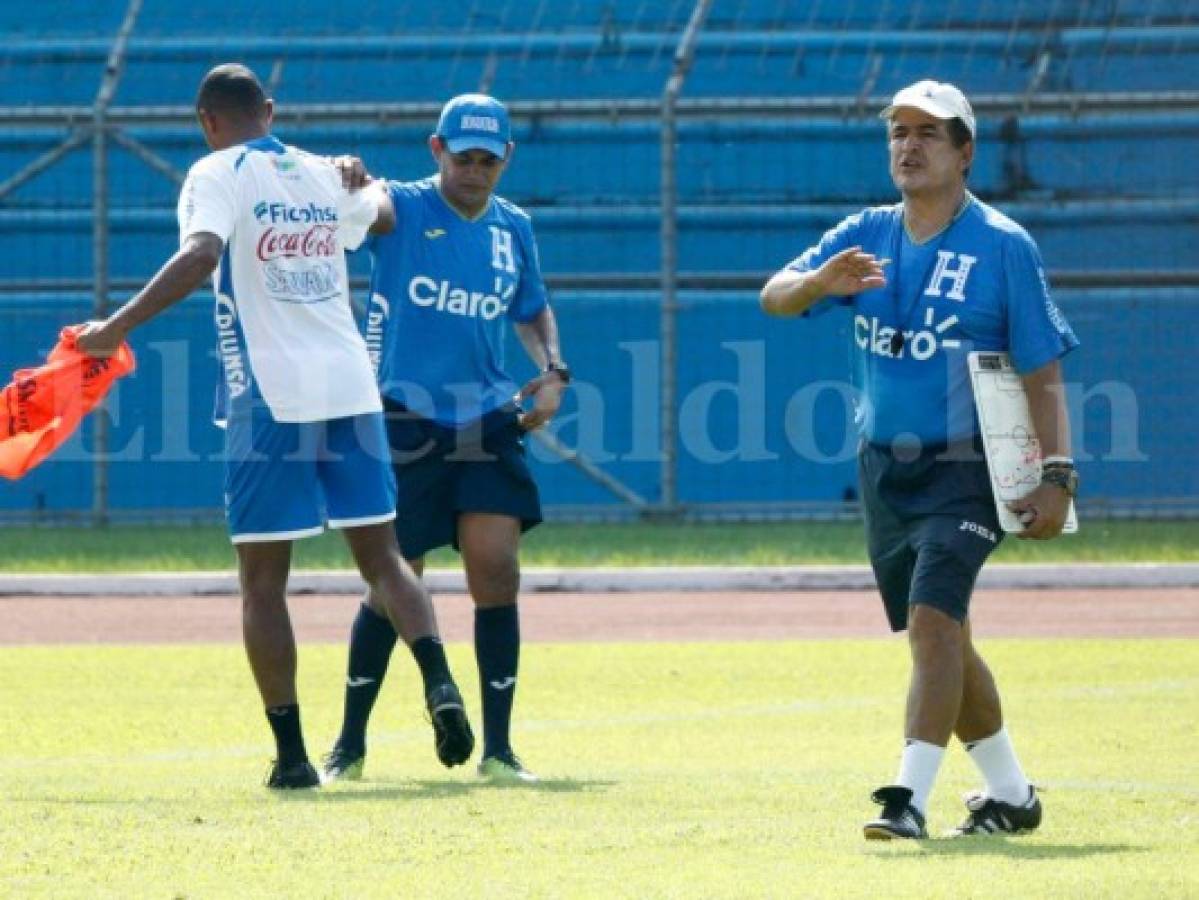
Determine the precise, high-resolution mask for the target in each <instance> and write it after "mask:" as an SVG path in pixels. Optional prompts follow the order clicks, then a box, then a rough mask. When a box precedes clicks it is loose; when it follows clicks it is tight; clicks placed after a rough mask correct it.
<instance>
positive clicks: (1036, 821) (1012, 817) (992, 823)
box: [949, 785, 1041, 837]
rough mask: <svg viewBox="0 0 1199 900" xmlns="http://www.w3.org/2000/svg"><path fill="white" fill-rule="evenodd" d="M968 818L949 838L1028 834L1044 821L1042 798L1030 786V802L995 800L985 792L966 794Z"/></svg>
mask: <svg viewBox="0 0 1199 900" xmlns="http://www.w3.org/2000/svg"><path fill="white" fill-rule="evenodd" d="M965 800H966V809H967V810H969V811H970V814H969V815H968V816H966V821H964V822H963V823H962V824H961V825H959V826H958V827H957V828H955V829H954V830H953V831H951V832H950V833H949V837H966V836H968V835H975V834H1026V833H1027V832H1029V831H1036V829H1037V826H1038V825H1040V824H1041V800H1040V798H1039V797H1037V789H1036V788H1034V787H1033V786H1032V785H1029V788H1028V801H1027V802H1026V803H1024V804H1023V805H1022V806H1017V805H1016V804H1014V803H1004V802H1003V801H1002V800H995V799H993V798H991V797H988V796H987V795H986V794H983V793H982V792H976V793H973V794H967V795H966V797H965Z"/></svg>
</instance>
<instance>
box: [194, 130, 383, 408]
mask: <svg viewBox="0 0 1199 900" xmlns="http://www.w3.org/2000/svg"><path fill="white" fill-rule="evenodd" d="M380 200H381V197H380V194H379V193H378V192H377V191H376V190H373V189H371V190H364V191H356V192H354V193H352V194H351V193H348V192H347V191H346V190H345V189H343V188H342V186H341V177H340V176H339V175H338V173H337V170H336V169H334V168H333V166H332V165H331V164H329V163H328V162H327V161H326V160H324V159H322V158H320V157H317V156H313V155H311V154H309V153H305V152H304V151H302V150H297V149H296V148H295V147H288V146H285V145H284V144H282V143H280V142H279V141H278V140H276V139H275V138H273V137H269V136H268V137H263V138H259V139H257V140H254V141H250V142H249V143H247V144H240V145H238V146H236V147H230V148H228V149H226V150H219V151H217V152H215V153H211V154H209V155H208V156H206V157H204V158H203V159H202V160H200V161H199V162H197V163H196V164H195V165H194V166H192V168H191V170H190V171H189V172H188V174H187V181H186V182H185V183H184V185H183V191H182V193H181V194H180V196H179V210H178V212H179V234H180V240H181V241H182V240H185V239H186V238H187V237H188V236H189V235H192V234H197V233H199V232H210V233H212V234H215V235H216V236H217V237H219V238H220V239H221V240H222V241H224V242H225V251H224V254H223V255H222V257H221V262H220V265H219V266H218V267H217V270H216V272H215V273H214V274H213V288H214V293H215V294H216V307H215V318H216V329H217V351H218V356H219V358H220V362H221V371H222V379H221V386H220V388H219V389H218V399H217V420H218V422H221V421H222V420H223V419H225V418H227V417H228V415H230V414H233V413H236V412H238V411H239V410H244V409H248V408H250V407H251V406H252V405H254V404H255V403H265V404H266V407H267V408H268V409H269V410H270V413H271V416H272V418H274V419H275V420H276V421H278V422H314V421H320V420H323V419H337V418H342V417H344V416H354V415H359V414H361V413H367V412H375V411H378V410H380V409H381V408H382V407H381V405H380V401H379V390H378V388H377V387H376V385H375V379H374V374H373V372H372V369H371V364H370V358H369V356H368V354H367V350H366V344H365V343H364V341H363V339H362V336H361V335H360V334H359V332H358V328H357V325H356V324H355V322H354V317H353V314H352V313H351V311H350V296H349V279H348V276H347V273H346V263H345V257H344V255H343V250H344V249H349V250H353V249H354V248H356V247H357V246H358V245H359V244H360V243H362V241H363V239H364V238H365V237H366V233H367V230H368V229H369V228H370V226H371V224H372V223H373V222H374V221H375V217H376V216H377V215H378V210H379V203H380Z"/></svg>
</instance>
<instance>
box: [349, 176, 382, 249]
mask: <svg viewBox="0 0 1199 900" xmlns="http://www.w3.org/2000/svg"><path fill="white" fill-rule="evenodd" d="M385 190H386V186H385V184H384V183H383V182H379V181H374V182H372V183H371V184H368V185H367V186H366V187H364V188H362V189H361V190H357V191H347V190H346V189H345V188H341V189H340V190H339V191H338V195H337V210H338V214H339V216H340V218H341V227H340V228H339V229H338V235H337V236H338V238H339V239H340V240H341V245H342V247H344V248H345V249H346V250H357V249H358V248H359V247H360V246H362V242H363V241H364V240H366V235H367V232H369V231H370V227H371V226H372V225H374V224H375V220H376V219H377V218H379V210H380V209H381V208H382V206H383V204H384V202H385V195H384V191H385Z"/></svg>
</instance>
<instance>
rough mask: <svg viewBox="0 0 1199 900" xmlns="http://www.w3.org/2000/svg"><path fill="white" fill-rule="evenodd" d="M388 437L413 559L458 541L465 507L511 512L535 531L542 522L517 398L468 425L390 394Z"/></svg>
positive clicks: (399, 525) (402, 537)
mask: <svg viewBox="0 0 1199 900" xmlns="http://www.w3.org/2000/svg"><path fill="white" fill-rule="evenodd" d="M384 407H385V409H386V410H387V438H388V442H389V443H390V445H391V452H392V462H393V463H394V465H395V476H396V482H397V484H398V486H399V504H398V508H397V510H396V522H395V530H396V538H397V539H398V540H399V543H400V550H401V551H402V552H403V554H404V558H405V559H419V558H420V557H422V556H424V555H425V554H426V553H427V552H428V551H430V550H433V549H435V548H437V547H444V546H446V545H449V546H451V547H453V548H454V549H455V550H457V549H459V547H458V516H459V515H460V514H461V513H464V512H478V513H494V514H496V515H502V516H510V517H511V518H513V519H516V520H517V521H519V522H520V527H521V531H528V530H529V529H530V528H533V527H534V526H536V525H537V524H538V523H540V522H541V497H540V494H539V493H538V491H537V483H536V482H535V481H534V480H533V474H532V473H531V472H530V471H529V465H528V462H527V461H526V460H525V446H524V432H523V431H522V430H521V428H520V425H519V424H518V422H517V410H516V408H515V406H509V407H502V408H500V409H496V410H492V411H491V412H489V413H487V415H485V416H483V418H482V419H478V420H476V421H474V422H471V423H469V424H467V425H466V426H463V427H462V428H460V429H457V428H449V427H446V426H444V425H439V424H437V423H436V422H433V421H431V420H429V419H426V418H423V417H421V416H419V415H417V414H416V413H413V412H412V411H410V410H408V409H406V408H405V407H403V406H401V405H400V404H398V403H395V402H393V401H390V400H387V399H386V398H385V399H384Z"/></svg>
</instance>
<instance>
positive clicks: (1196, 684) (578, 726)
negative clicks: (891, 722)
mask: <svg viewBox="0 0 1199 900" xmlns="http://www.w3.org/2000/svg"><path fill="white" fill-rule="evenodd" d="M1196 690H1199V679H1194V678H1192V679H1168V680H1161V681H1152V682H1145V683H1130V684H1123V685H1095V686H1084V687H1073V686H1071V687H1062V688H1057V689H1053V690H1047V691H1038V692H1037V696H1038V698H1042V699H1049V700H1079V699H1099V700H1121V699H1126V698H1133V697H1143V696H1163V695H1167V694H1186V695H1191V694H1193V693H1194V692H1195V691H1196ZM1011 696H1013V697H1014V696H1017V695H1011ZM898 702H899V701H898V700H897V699H896V697H895V696H893V695H887V696H874V697H838V698H835V699H828V700H796V701H792V702H788V703H769V704H767V703H763V704H752V705H737V706H725V707H709V708H707V709H699V710H690V711H687V712H663V713H634V714H630V715H623V716H609V717H602V718H579V719H522V720H521V721H520V723H519V728H520V730H521V731H527V732H567V731H588V730H607V729H612V728H626V727H637V726H643V725H678V724H688V723H696V722H720V721H725V720H737V719H746V718H759V717H762V716H791V715H806V714H812V713H837V712H844V711H845V710H848V709H870V708H878V709H890V708H892V707H894V706H895V705H896V704H897V703H898ZM428 740H429V731H428V729H427V728H421V727H412V728H402V729H399V730H395V731H377V732H372V733H371V738H370V744H371V746H372V747H377V746H399V745H404V744H413V743H420V744H424V743H427V742H428ZM268 747H269V742H268V741H267V739H266V738H265V736H264V740H263V741H262V742H260V743H256V744H254V745H253V746H248V745H241V746H230V747H222V748H212V749H190V748H188V749H182V748H181V749H178V750H166V751H156V752H151V753H140V754H128V753H126V754H121V755H120V756H100V755H85V756H66V757H29V756H13V757H4V756H0V771H14V770H20V769H44V768H47V767H56V768H70V767H76V766H97V765H102V766H139V765H145V764H147V763H172V762H202V761H213V760H226V759H247V758H255V757H263V756H264V754H265V752H266V749H268ZM1061 784H1063V785H1064V784H1065V783H1061ZM1071 784H1073V785H1075V786H1082V785H1087V784H1091V785H1095V786H1096V788H1095V789H1099V788H1098V787H1097V786H1098V785H1101V784H1105V783H1104V782H1072V783H1071ZM1111 784H1128V785H1140V784H1141V782H1111ZM1146 784H1148V783H1146ZM1051 786H1052V785H1051ZM1137 789H1140V788H1139V787H1138V788H1137ZM1169 790H1171V791H1174V790H1181V791H1182V792H1183V793H1187V794H1188V796H1190V795H1192V794H1193V795H1195V796H1199V786H1195V785H1190V786H1186V785H1182V786H1179V785H1174V786H1169Z"/></svg>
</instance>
